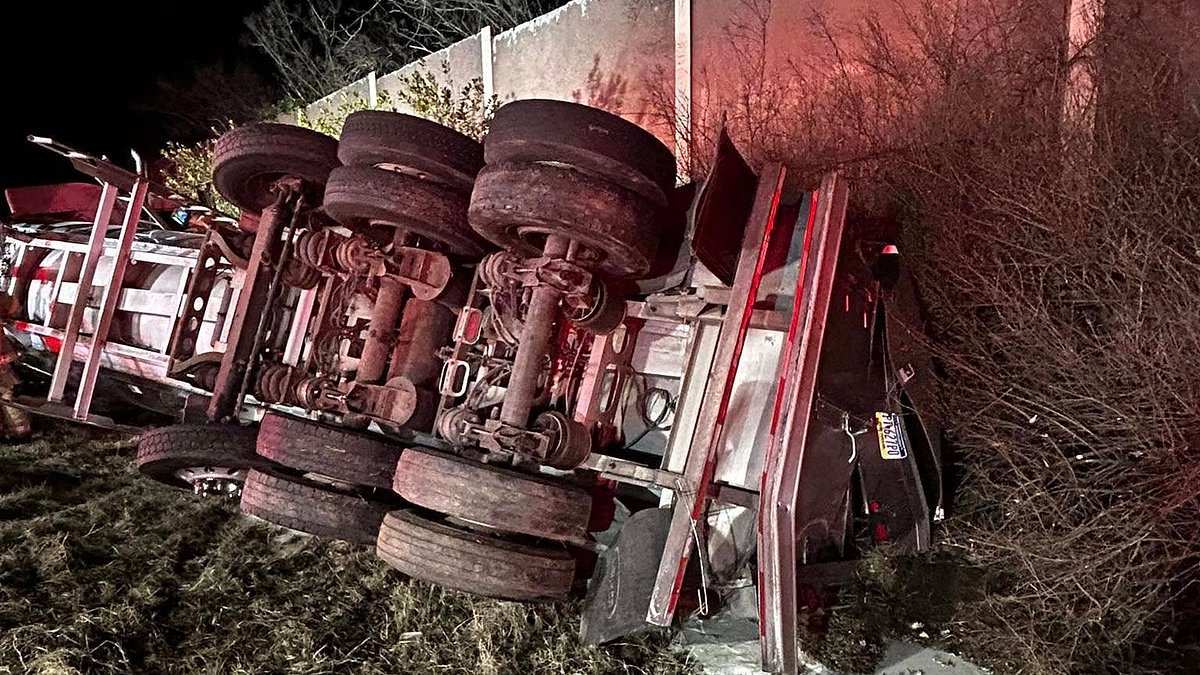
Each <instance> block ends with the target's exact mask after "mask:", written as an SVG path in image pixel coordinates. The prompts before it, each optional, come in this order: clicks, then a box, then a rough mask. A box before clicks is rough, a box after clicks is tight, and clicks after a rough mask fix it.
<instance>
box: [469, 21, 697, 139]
mask: <svg viewBox="0 0 1200 675" xmlns="http://www.w3.org/2000/svg"><path fill="white" fill-rule="evenodd" d="M674 26H675V23H674V2H673V0H576V1H575V2H571V3H569V4H567V5H565V6H563V7H561V8H559V9H557V10H555V11H553V12H550V13H548V14H546V15H544V16H541V17H539V18H537V19H534V20H533V21H529V22H527V23H524V24H522V25H520V26H517V27H516V28H514V29H512V30H508V31H505V32H503V33H500V34H499V35H497V36H496V37H495V39H494V41H493V68H494V73H495V87H496V89H495V91H496V95H497V96H498V97H499V98H500V100H501V102H505V101H510V100H516V99H522V98H550V99H557V100H563V101H574V102H576V103H585V104H587V105H591V106H595V107H597V108H602V109H604V110H607V111H609V112H612V113H615V114H618V115H621V116H622V117H625V118H626V119H629V120H631V121H633V122H635V123H637V124H640V125H642V126H643V127H646V128H647V129H650V130H651V131H653V132H654V133H655V134H656V135H657V136H658V137H659V138H660V139H662V141H663V142H664V143H667V144H668V146H670V145H673V135H674V133H673V132H674V127H673V125H672V124H671V122H670V119H671V115H672V112H671V105H670V102H671V101H673V100H674V63H675V56H674V53H675V52H674V50H675V46H674V45H675V43H674V39H675V38H674V30H675V28H674ZM664 96H665V98H663V97H664Z"/></svg>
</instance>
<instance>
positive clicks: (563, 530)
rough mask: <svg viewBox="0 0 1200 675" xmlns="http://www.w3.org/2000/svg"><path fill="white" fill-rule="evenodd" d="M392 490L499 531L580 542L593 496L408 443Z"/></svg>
mask: <svg viewBox="0 0 1200 675" xmlns="http://www.w3.org/2000/svg"><path fill="white" fill-rule="evenodd" d="M393 490H395V492H396V493H397V494H399V495H400V496H401V497H403V498H404V499H406V500H408V501H410V502H412V503H413V504H416V505H417V506H421V507H424V508H427V509H430V510H432V511H437V512H438V513H443V514H445V515H448V516H452V517H454V518H460V519H462V520H467V521H471V522H475V523H480V524H482V525H486V526H488V527H491V528H495V529H497V530H504V531H507V532H513V533H517V534H525V535H529V536H532V537H540V538H544V539H556V540H560V541H578V540H582V539H583V538H584V537H585V536H586V535H587V525H588V518H589V516H590V515H591V511H592V497H591V495H590V494H588V492H587V491H586V490H583V489H582V488H579V487H577V486H574V485H569V484H567V483H565V482H563V481H562V480H561V479H559V480H555V479H554V478H551V477H549V476H541V475H532V474H528V473H522V472H520V471H515V470H513V469H508V468H504V467H499V466H493V465H488V464H482V463H480V462H475V461H472V460H469V459H464V458H462V457H458V456H456V455H451V454H447V453H444V452H437V451H435V450H428V449H426V448H410V449H408V450H406V451H405V452H404V454H403V455H401V456H400V462H399V464H398V465H397V466H396V476H395V479H394V481H393Z"/></svg>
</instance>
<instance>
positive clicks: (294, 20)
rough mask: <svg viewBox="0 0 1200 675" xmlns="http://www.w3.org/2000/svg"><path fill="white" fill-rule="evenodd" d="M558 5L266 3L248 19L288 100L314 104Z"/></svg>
mask: <svg viewBox="0 0 1200 675" xmlns="http://www.w3.org/2000/svg"><path fill="white" fill-rule="evenodd" d="M561 4H562V0H495V1H492V2H477V1H476V0H374V1H373V2H355V1H353V0H304V1H303V2H288V1H287V0H271V1H270V2H268V3H267V4H266V5H265V6H263V8H262V9H260V10H259V11H257V12H255V13H254V14H252V15H250V16H249V17H247V18H246V27H247V28H248V29H249V31H250V40H251V44H253V45H254V46H255V47H258V48H259V49H260V50H262V52H263V53H264V54H266V55H267V57H268V58H270V59H271V61H272V63H274V64H275V67H276V69H277V70H278V71H279V75H280V80H281V82H280V83H281V85H282V86H283V88H284V90H285V92H286V93H287V95H289V96H292V97H293V98H295V99H296V100H298V101H313V100H316V99H318V98H321V97H322V96H324V95H326V94H328V93H329V92H331V91H334V90H336V89H338V88H339V87H342V86H345V85H346V84H347V83H350V82H353V81H354V80H357V79H358V78H360V77H363V76H364V75H366V74H367V73H368V72H370V71H371V70H378V71H381V72H389V71H392V70H395V69H397V68H399V67H401V66H403V65H405V64H407V63H410V62H412V61H415V60H417V59H419V58H422V57H424V56H427V55H429V54H431V53H433V52H434V51H437V50H438V49H441V48H443V47H446V46H448V45H450V44H451V43H453V42H455V41H457V40H461V39H463V38H465V37H467V36H469V35H473V34H475V33H477V32H478V31H479V30H480V29H482V28H483V27H484V26H492V27H494V28H496V29H499V30H504V29H507V28H511V27H512V26H515V25H517V24H519V23H522V22H524V21H528V20H529V19H532V18H534V17H536V16H538V15H540V14H542V13H544V12H547V11H549V10H551V9H553V8H554V7H557V6H558V5H561Z"/></svg>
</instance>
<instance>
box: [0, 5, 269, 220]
mask: <svg viewBox="0 0 1200 675" xmlns="http://www.w3.org/2000/svg"><path fill="white" fill-rule="evenodd" d="M14 4H16V3H14ZM262 4H263V0H255V1H251V2H236V3H228V4H225V3H220V2H155V3H129V2H95V3H87V4H83V3H79V4H78V5H75V6H72V5H74V3H59V2H50V1H46V0H42V1H41V2H37V1H34V2H23V3H20V6H21V7H22V9H20V10H13V9H11V5H9V6H7V7H6V8H5V9H4V10H3V19H0V26H2V28H0V64H2V66H0V67H2V68H3V77H2V78H0V84H2V86H3V96H2V98H0V101H2V105H3V106H4V110H3V113H2V114H0V188H2V187H9V186H15V185H36V184H40V183H46V182H55V181H61V180H72V179H73V176H79V174H77V173H75V172H74V171H72V170H71V168H70V166H69V165H68V164H67V163H66V161H65V160H63V159H61V158H59V157H58V156H57V155H53V154H51V153H49V152H47V151H45V150H42V149H40V148H36V147H34V146H33V145H31V144H30V143H28V142H27V141H25V140H24V139H25V136H26V135H27V134H31V133H32V134H37V135H42V136H50V137H52V138H54V139H55V140H58V141H61V142H63V143H66V144H68V145H71V146H73V147H75V148H77V149H79V150H83V151H85V152H89V153H91V154H97V155H98V154H107V155H108V156H109V157H110V158H112V159H113V160H114V161H117V162H118V163H120V164H123V165H126V166H132V164H131V160H130V159H129V148H130V147H133V148H136V149H137V150H138V151H139V152H141V153H142V155H143V156H144V157H145V156H149V155H152V154H154V153H155V152H156V151H157V149H159V148H160V147H162V145H163V144H164V142H165V141H167V140H170V139H172V137H175V139H176V140H194V139H187V138H178V136H180V135H187V134H186V133H182V134H181V132H180V131H179V129H178V123H176V124H175V125H172V122H171V118H172V115H171V113H170V110H171V107H172V105H173V103H174V101H173V100H171V99H173V98H174V97H171V96H166V97H164V96H162V95H161V93H159V92H161V89H160V88H159V87H158V82H159V81H160V80H166V81H168V82H184V83H186V82H188V81H189V80H190V79H191V77H192V74H193V73H194V71H195V69H196V68H197V67H200V66H203V65H204V64H211V63H214V62H219V63H222V64H224V65H225V66H227V67H232V66H234V65H237V64H240V65H241V66H242V67H243V68H244V69H247V70H249V71H251V72H253V73H255V74H256V75H258V76H260V77H261V78H262V82H263V88H264V89H270V86H271V85H270V82H271V76H270V72H271V68H270V64H269V63H268V62H266V61H265V60H264V59H263V58H262V57H261V56H260V55H259V54H258V53H257V52H256V51H255V50H254V49H253V48H252V47H250V46H248V45H247V44H245V39H244V33H245V29H244V27H243V24H242V18H243V17H244V16H245V15H246V14H249V13H251V12H253V11H254V10H255V9H257V8H258V7H260V6H261V5H262ZM18 14H19V16H18ZM164 99H165V100H164ZM156 111H157V112H156ZM163 111H166V112H163ZM85 180H86V179H85ZM2 208H3V207H0V209H2Z"/></svg>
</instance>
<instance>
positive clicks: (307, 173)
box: [213, 123, 341, 213]
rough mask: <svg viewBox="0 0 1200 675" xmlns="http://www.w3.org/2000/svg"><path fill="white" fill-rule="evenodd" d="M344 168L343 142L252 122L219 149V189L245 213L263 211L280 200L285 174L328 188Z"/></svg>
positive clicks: (232, 133) (215, 164)
mask: <svg viewBox="0 0 1200 675" xmlns="http://www.w3.org/2000/svg"><path fill="white" fill-rule="evenodd" d="M339 164H341V162H339V161H338V158H337V140H336V139H333V138H330V137H329V136H326V135H325V134H322V133H318V132H316V131H313V130H311V129H305V128H303V127H297V126H292V125H290V124H270V123H263V124H248V125H246V126H244V127H238V128H236V129H233V130H232V131H227V132H225V133H224V134H222V135H221V137H220V138H218V139H217V144H216V147H215V148H214V150H213V185H215V186H216V188H217V191H218V192H220V193H221V194H222V195H224V196H225V198H226V199H228V200H229V201H231V202H233V204H234V205H235V206H237V207H238V208H239V209H243V210H245V211H251V212H254V213H259V212H261V211H262V210H263V209H265V208H266V207H268V206H270V205H271V204H273V203H274V202H275V194H274V191H273V189H272V186H273V185H274V184H275V181H277V180H279V179H280V178H283V177H285V176H294V177H296V178H302V179H304V180H305V181H307V182H309V183H310V184H312V185H314V186H321V185H324V184H325V180H326V179H327V178H328V177H329V172H330V171H332V170H333V169H334V167H336V166H338V165H339Z"/></svg>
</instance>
